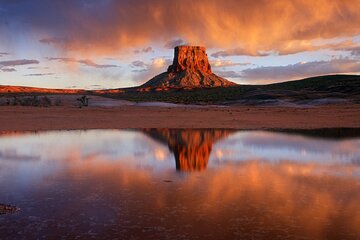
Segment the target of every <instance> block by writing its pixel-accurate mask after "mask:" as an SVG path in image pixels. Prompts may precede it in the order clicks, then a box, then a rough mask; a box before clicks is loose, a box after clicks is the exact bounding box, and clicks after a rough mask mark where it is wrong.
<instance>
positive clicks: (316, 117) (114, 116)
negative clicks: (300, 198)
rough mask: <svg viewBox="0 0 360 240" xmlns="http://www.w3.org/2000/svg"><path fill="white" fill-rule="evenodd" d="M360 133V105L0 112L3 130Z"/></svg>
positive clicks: (13, 108) (68, 108)
mask: <svg viewBox="0 0 360 240" xmlns="http://www.w3.org/2000/svg"><path fill="white" fill-rule="evenodd" d="M345 127H346V128H359V127H360V105H327V106H317V107H308V108H290V107H260V106H237V107H195V108H194V107H151V106H121V107H88V108H81V109H80V108H78V107H75V106H53V107H48V108H45V107H21V106H1V107H0V131H18V130H24V131H25V130H60V129H112V128H238V129H272V128H294V129H314V128H345Z"/></svg>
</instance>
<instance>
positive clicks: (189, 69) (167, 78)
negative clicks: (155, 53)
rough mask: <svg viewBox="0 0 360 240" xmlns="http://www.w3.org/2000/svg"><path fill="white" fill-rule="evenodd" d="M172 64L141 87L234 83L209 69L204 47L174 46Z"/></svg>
mask: <svg viewBox="0 0 360 240" xmlns="http://www.w3.org/2000/svg"><path fill="white" fill-rule="evenodd" d="M174 51H175V55H174V60H173V64H172V65H170V66H169V67H168V70H167V72H164V73H162V74H160V75H157V76H155V77H154V78H152V79H151V80H149V81H148V82H146V83H145V84H143V85H142V86H141V87H142V88H203V87H229V86H234V85H236V84H235V83H233V82H230V81H228V80H226V79H224V78H221V77H219V76H217V75H215V74H214V73H212V71H211V66H210V63H209V60H208V57H207V54H206V49H205V47H199V46H178V47H175V50H174Z"/></svg>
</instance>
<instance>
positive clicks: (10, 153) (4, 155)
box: [0, 149, 40, 161]
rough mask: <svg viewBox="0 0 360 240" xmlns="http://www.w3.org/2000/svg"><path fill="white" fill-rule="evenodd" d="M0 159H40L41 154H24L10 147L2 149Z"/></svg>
mask: <svg viewBox="0 0 360 240" xmlns="http://www.w3.org/2000/svg"><path fill="white" fill-rule="evenodd" d="M0 160H2V161H36V160H40V156H37V155H35V156H34V155H31V154H29V155H24V154H19V153H18V152H17V150H16V149H8V150H6V151H0Z"/></svg>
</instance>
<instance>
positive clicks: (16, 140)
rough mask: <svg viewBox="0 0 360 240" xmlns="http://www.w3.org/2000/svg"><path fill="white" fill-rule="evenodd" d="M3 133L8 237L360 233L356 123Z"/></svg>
mask: <svg viewBox="0 0 360 240" xmlns="http://www.w3.org/2000/svg"><path fill="white" fill-rule="evenodd" d="M344 131H345V130H342V131H340V130H329V131H305V132H302V131H296V132H295V131H293V132H292V131H280V132H270V131H235V130H223V129H213V130H173V129H142V130H87V131H50V132H23V133H3V134H1V135H0V203H3V204H11V205H14V206H16V207H19V208H20V209H21V210H20V211H18V212H16V213H13V214H4V215H0V239H42V238H44V239H49V238H50V239H61V238H66V239H76V238H78V239H92V238H94V239H99V238H100V239H324V238H325V239H359V238H360V228H359V226H360V204H359V203H360V137H359V134H358V132H359V130H356V129H352V130H351V129H350V130H347V131H345V132H344Z"/></svg>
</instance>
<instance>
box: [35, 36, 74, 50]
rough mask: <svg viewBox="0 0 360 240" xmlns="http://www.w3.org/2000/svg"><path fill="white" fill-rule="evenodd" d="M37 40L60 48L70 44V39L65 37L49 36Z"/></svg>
mask: <svg viewBox="0 0 360 240" xmlns="http://www.w3.org/2000/svg"><path fill="white" fill-rule="evenodd" d="M39 42H41V43H43V44H47V45H55V46H58V47H62V48H67V46H68V45H69V44H70V41H69V40H68V39H66V38H57V37H50V38H42V39H40V40H39Z"/></svg>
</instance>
